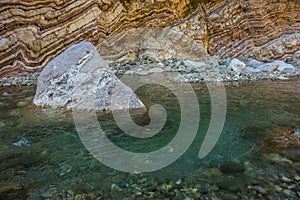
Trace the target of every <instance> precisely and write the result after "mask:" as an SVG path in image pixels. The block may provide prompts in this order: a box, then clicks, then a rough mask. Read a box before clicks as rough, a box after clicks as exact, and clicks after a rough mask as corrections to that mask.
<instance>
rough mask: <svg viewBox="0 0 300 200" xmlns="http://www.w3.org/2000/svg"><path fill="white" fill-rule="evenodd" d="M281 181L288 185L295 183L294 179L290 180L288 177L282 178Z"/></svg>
mask: <svg viewBox="0 0 300 200" xmlns="http://www.w3.org/2000/svg"><path fill="white" fill-rule="evenodd" d="M281 180H282V181H283V182H286V183H291V182H293V180H292V179H290V178H288V177H285V176H283V177H281Z"/></svg>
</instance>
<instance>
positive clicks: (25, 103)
mask: <svg viewBox="0 0 300 200" xmlns="http://www.w3.org/2000/svg"><path fill="white" fill-rule="evenodd" d="M28 105H29V102H28V101H20V102H18V103H17V106H18V107H19V108H23V107H26V106H28Z"/></svg>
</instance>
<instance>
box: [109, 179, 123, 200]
mask: <svg viewBox="0 0 300 200" xmlns="http://www.w3.org/2000/svg"><path fill="white" fill-rule="evenodd" d="M110 195H111V197H112V198H113V199H122V196H123V195H122V188H120V187H119V186H118V185H117V184H115V183H113V184H111V187H110Z"/></svg>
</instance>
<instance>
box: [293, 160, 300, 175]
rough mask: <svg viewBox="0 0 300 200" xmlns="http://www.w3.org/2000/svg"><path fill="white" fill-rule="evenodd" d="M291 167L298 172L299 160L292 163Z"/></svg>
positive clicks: (299, 167)
mask: <svg viewBox="0 0 300 200" xmlns="http://www.w3.org/2000/svg"><path fill="white" fill-rule="evenodd" d="M293 168H294V169H295V170H296V171H297V172H298V173H300V162H296V163H294V164H293Z"/></svg>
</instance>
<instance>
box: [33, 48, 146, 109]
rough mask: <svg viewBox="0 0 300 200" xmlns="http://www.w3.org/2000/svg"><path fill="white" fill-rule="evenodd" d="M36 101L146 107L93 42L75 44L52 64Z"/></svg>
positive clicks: (75, 106) (86, 106) (85, 106)
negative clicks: (117, 74) (121, 79)
mask: <svg viewBox="0 0 300 200" xmlns="http://www.w3.org/2000/svg"><path fill="white" fill-rule="evenodd" d="M112 98H113V103H112ZM128 99H130V100H129V101H128ZM33 103H34V104H35V105H37V106H41V107H53V108H63V109H80V110H81V109H83V110H98V111H104V110H105V111H110V110H128V109H144V108H145V106H144V104H143V103H142V102H141V101H140V100H139V99H138V97H137V96H136V95H135V94H134V92H133V91H132V90H131V89H130V88H129V87H127V86H126V85H124V84H123V83H122V82H121V81H120V80H119V79H118V78H117V77H116V76H115V74H114V73H113V71H112V70H111V69H110V68H109V66H108V65H107V64H106V62H105V61H104V60H103V59H102V58H101V57H100V55H99V53H98V52H97V50H96V48H95V47H94V46H93V44H91V43H90V42H80V43H78V44H75V45H72V46H71V47H69V48H68V49H67V50H65V51H64V52H63V53H62V54H60V55H59V56H57V57H56V58H55V59H54V60H52V61H51V62H49V63H48V65H47V66H46V67H45V68H44V69H43V71H42V72H41V74H40V76H39V78H38V83H37V90H36V94H35V96H34V100H33Z"/></svg>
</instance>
